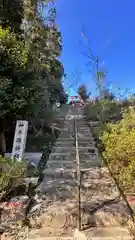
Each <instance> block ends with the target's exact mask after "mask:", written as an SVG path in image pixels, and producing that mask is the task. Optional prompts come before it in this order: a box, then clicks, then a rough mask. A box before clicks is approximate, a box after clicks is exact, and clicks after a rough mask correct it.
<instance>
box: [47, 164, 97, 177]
mask: <svg viewBox="0 0 135 240" xmlns="http://www.w3.org/2000/svg"><path fill="white" fill-rule="evenodd" d="M80 170H81V172H82V173H83V174H86V175H87V174H90V176H91V178H97V176H99V173H100V171H101V169H100V168H99V167H97V166H95V167H89V168H81V169H80ZM75 172H76V169H75V168H70V169H65V168H55V169H54V168H46V169H45V170H44V174H45V175H46V174H47V176H52V175H53V176H54V175H55V176H56V177H57V176H58V177H59V176H61V175H64V176H67V175H72V174H73V173H75Z"/></svg>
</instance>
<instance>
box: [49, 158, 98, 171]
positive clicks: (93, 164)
mask: <svg viewBox="0 0 135 240" xmlns="http://www.w3.org/2000/svg"><path fill="white" fill-rule="evenodd" d="M76 166H77V164H76V161H74V162H71V161H64V162H62V161H48V163H47V167H48V168H54V169H56V168H65V169H66V168H67V169H72V168H76ZM98 166H99V167H100V166H101V163H100V161H93V160H92V161H90V160H89V161H87V160H86V161H85V160H83V162H81V163H80V168H91V167H98Z"/></svg>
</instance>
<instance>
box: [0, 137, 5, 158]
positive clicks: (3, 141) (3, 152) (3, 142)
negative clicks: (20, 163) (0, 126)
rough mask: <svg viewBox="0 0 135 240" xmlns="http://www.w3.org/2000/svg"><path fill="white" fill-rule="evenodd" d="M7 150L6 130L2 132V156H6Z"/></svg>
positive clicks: (0, 139) (0, 145)
mask: <svg viewBox="0 0 135 240" xmlns="http://www.w3.org/2000/svg"><path fill="white" fill-rule="evenodd" d="M5 152H6V140H5V134H4V132H0V155H1V156H2V157H4V156H5Z"/></svg>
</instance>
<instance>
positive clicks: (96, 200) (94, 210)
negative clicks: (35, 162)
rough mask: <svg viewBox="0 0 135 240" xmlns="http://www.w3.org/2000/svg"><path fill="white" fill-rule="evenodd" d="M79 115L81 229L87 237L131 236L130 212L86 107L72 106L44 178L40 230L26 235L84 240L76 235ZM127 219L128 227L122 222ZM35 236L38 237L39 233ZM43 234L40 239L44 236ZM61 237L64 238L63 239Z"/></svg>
mask: <svg viewBox="0 0 135 240" xmlns="http://www.w3.org/2000/svg"><path fill="white" fill-rule="evenodd" d="M74 115H76V119H77V120H76V121H77V130H78V145H79V157H80V169H81V209H82V228H83V234H84V235H82V236H85V239H97V240H98V239H106V240H107V239H108V240H111V239H131V238H130V236H129V233H128V230H127V228H126V227H127V225H126V224H125V223H127V222H129V221H130V213H129V209H128V208H127V206H126V204H125V202H124V201H123V199H122V198H121V197H120V195H119V192H118V190H117V188H116V186H115V183H114V181H113V180H112V178H111V177H110V175H109V172H108V170H107V169H106V168H105V167H104V166H102V164H101V159H100V157H99V155H98V151H97V149H96V148H95V142H94V140H93V137H92V134H91V132H90V129H89V127H88V126H87V124H86V122H85V119H84V117H83V110H82V109H80V108H78V109H77V111H76V110H75V109H74V108H72V107H71V108H70V109H69V112H68V114H67V116H66V120H65V126H64V129H63V131H62V132H61V135H60V137H59V138H58V139H57V142H56V144H55V146H54V147H53V149H52V153H51V154H50V157H49V160H48V163H47V169H45V172H44V180H43V182H42V184H41V185H40V189H38V191H40V193H41V195H42V196H44V213H43V216H42V218H43V227H42V229H40V230H38V231H36V232H35V233H34V232H33V233H32V232H31V233H30V235H29V238H28V240H30V239H31V240H32V239H33V240H34V239H36V240H38V239H39V240H45V239H47V237H49V238H48V239H50V240H51V237H52V239H58V240H60V239H63V240H64V239H67V240H68V239H77V240H78V239H79V240H80V239H81V240H83V238H82V236H81V235H77V237H73V235H74V234H73V232H74V230H75V228H76V221H77V187H76V178H75V175H76V174H75V172H76V159H75V141H74V132H73V129H74V120H73V116H74ZM123 224H125V225H124V226H125V227H122V226H123ZM36 236H37V238H36ZM39 236H40V237H41V238H40V237H39ZM60 237H61V238H60Z"/></svg>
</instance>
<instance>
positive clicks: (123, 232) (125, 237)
mask: <svg viewBox="0 0 135 240" xmlns="http://www.w3.org/2000/svg"><path fill="white" fill-rule="evenodd" d="M40 231H41V230H38V231H36V232H35V231H31V232H30V233H29V236H28V238H27V240H132V239H133V238H131V236H130V235H129V232H128V230H127V229H126V228H122V227H110V228H109V227H108V228H99V227H96V228H91V229H88V230H85V231H81V232H80V231H78V230H75V231H74V232H73V233H72V235H73V237H71V236H69V237H58V236H56V237H55V236H53V237H51V236H50V237H44V236H43V233H42V235H41V237H40ZM32 232H33V234H32Z"/></svg>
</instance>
